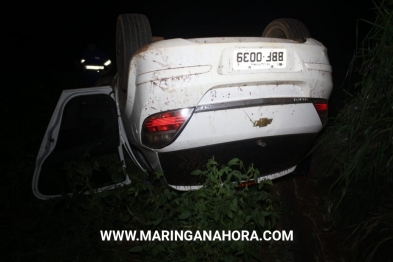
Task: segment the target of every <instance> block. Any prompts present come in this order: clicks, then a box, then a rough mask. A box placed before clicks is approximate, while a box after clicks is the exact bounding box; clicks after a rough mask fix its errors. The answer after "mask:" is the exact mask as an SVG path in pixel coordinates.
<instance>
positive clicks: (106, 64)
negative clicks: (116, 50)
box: [104, 60, 112, 66]
mask: <svg viewBox="0 0 393 262" xmlns="http://www.w3.org/2000/svg"><path fill="white" fill-rule="evenodd" d="M111 63H112V62H111V60H108V61H106V62H105V63H104V66H108V65H110V64H111Z"/></svg>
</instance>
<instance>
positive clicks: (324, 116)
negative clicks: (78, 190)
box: [313, 99, 328, 126]
mask: <svg viewBox="0 0 393 262" xmlns="http://www.w3.org/2000/svg"><path fill="white" fill-rule="evenodd" d="M313 104H314V107H315V109H316V110H317V112H318V115H319V118H320V119H321V122H322V126H325V125H326V123H327V120H328V101H327V100H326V99H313Z"/></svg>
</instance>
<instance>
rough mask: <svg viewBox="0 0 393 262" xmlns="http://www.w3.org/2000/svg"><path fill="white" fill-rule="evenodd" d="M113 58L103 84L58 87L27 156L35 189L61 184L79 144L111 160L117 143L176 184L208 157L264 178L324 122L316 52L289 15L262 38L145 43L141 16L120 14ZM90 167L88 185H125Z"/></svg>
mask: <svg viewBox="0 0 393 262" xmlns="http://www.w3.org/2000/svg"><path fill="white" fill-rule="evenodd" d="M117 67H118V75H117V77H116V78H115V80H114V81H113V84H112V86H110V87H109V86H107V87H93V88H83V89H74V90H65V91H64V92H63V93H62V96H61V98H60V100H59V103H58V105H57V108H56V110H55V112H54V114H53V116H52V119H51V122H50V124H49V126H48V130H47V133H46V135H45V137H44V140H43V142H42V145H41V148H40V151H39V154H38V157H37V164H36V170H35V174H34V179H33V192H34V194H35V195H36V196H37V197H38V198H42V199H46V198H50V197H55V196H59V195H61V194H67V193H70V192H71V189H70V184H69V181H68V179H67V178H66V177H65V176H66V175H65V174H64V168H63V166H64V163H65V162H67V161H70V160H72V159H75V158H77V157H78V156H80V155H82V154H84V153H89V155H92V156H99V155H105V154H112V155H113V154H115V155H120V159H122V160H123V159H124V157H123V147H124V148H125V149H126V150H127V151H128V153H129V155H130V156H131V158H132V159H133V160H134V162H135V163H136V165H137V166H139V167H140V168H142V169H145V170H146V171H148V172H150V173H155V172H163V173H164V177H165V181H166V183H167V184H168V186H170V187H172V188H174V189H178V190H190V189H197V188H199V187H200V186H201V184H203V180H202V178H200V177H197V176H190V175H189V173H190V172H191V171H193V170H196V169H201V168H203V166H205V165H206V161H207V159H209V158H211V157H212V156H215V159H216V160H217V161H218V162H220V163H226V162H227V161H229V160H230V159H232V158H234V157H237V158H240V159H241V160H242V161H243V162H244V164H245V165H249V164H251V163H253V164H254V166H255V167H257V168H258V169H259V170H260V173H261V177H260V178H259V180H260V179H264V178H269V179H274V178H277V177H280V176H283V175H285V174H288V173H290V172H292V171H293V170H294V169H295V167H296V164H297V163H298V162H299V160H300V159H301V158H302V157H304V155H305V154H306V153H307V151H308V150H309V149H310V147H311V145H312V143H313V141H314V139H315V138H316V136H317V134H318V132H319V131H321V129H322V128H323V126H324V125H325V123H326V121H327V113H328V99H329V96H330V93H331V91H332V76H331V73H332V69H331V66H330V64H329V60H328V56H327V50H326V48H325V47H324V46H323V45H322V44H321V43H320V42H318V41H316V40H314V39H312V38H311V37H310V35H309V32H308V30H307V28H306V27H305V26H304V25H303V24H302V23H301V22H299V21H297V20H294V19H277V20H274V21H273V22H271V23H270V24H269V25H268V26H267V27H266V29H265V30H264V32H263V34H262V37H224V38H222V37H220V38H198V39H180V38H179V39H169V40H161V41H155V42H153V41H152V36H151V31H150V25H149V22H148V20H147V18H146V17H145V16H144V15H140V14H123V15H120V16H119V18H118V23H117ZM96 173H97V175H93V176H92V178H93V177H94V176H96V177H97V178H93V180H94V179H95V180H96V181H98V182H97V183H96V187H97V188H100V190H102V189H107V188H113V187H114V186H116V185H118V184H124V183H130V180H129V179H128V177H127V176H125V177H123V178H122V179H120V180H119V179H118V180H116V179H113V177H111V176H108V174H104V173H105V172H104V171H103V170H102V169H100V170H99V171H97V172H96Z"/></svg>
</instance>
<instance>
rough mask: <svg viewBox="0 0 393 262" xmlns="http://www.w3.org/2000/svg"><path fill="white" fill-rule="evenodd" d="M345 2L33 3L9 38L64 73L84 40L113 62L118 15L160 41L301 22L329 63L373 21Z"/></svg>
mask: <svg viewBox="0 0 393 262" xmlns="http://www.w3.org/2000/svg"><path fill="white" fill-rule="evenodd" d="M350 2H353V1H349V0H343V1H341V3H342V4H341V5H338V4H337V3H336V2H333V1H318V0H309V1H305V0H300V1H293V0H291V1H289V0H286V1H262V0H260V1H250V0H244V1H238V0H237V1H233V0H226V1H213V0H211V1H203V0H200V1H185V0H183V1H170V0H168V1H158V0H145V1H139V2H136V1H117V2H116V1H112V2H106V4H100V3H99V2H98V1H97V2H96V3H95V4H90V5H89V4H87V3H83V2H82V3H79V4H78V5H76V4H74V5H71V4H70V3H69V2H59V3H63V4H60V5H58V4H56V7H54V6H39V5H37V4H36V3H33V4H31V6H24V7H22V9H23V10H20V12H19V14H20V20H18V23H20V25H18V26H15V27H13V28H12V30H11V32H10V33H11V39H12V40H13V41H12V42H14V44H13V47H14V48H16V50H17V57H18V58H21V56H22V58H23V56H26V55H27V56H29V57H30V56H31V57H34V58H36V59H37V60H34V61H35V62H37V65H39V66H40V67H41V66H50V67H53V65H54V64H56V65H57V66H59V67H61V68H62V69H63V68H64V69H67V68H68V67H70V66H72V60H73V58H74V57H77V56H78V55H79V53H80V52H81V51H82V50H83V48H84V46H85V42H86V41H89V40H95V41H96V42H97V43H98V45H99V46H100V47H101V48H103V49H105V50H106V51H107V53H109V55H110V56H114V54H115V27H116V18H117V16H118V15H119V14H120V13H143V14H145V15H147V17H148V18H149V20H150V23H151V27H152V32H153V35H160V36H164V37H165V38H176V37H181V38H191V37H206V36H207V37H212V36H259V35H261V33H262V31H263V29H264V27H265V26H266V25H267V24H268V23H269V22H270V21H272V20H273V19H276V18H282V17H289V18H296V19H299V20H301V21H303V22H304V23H305V24H306V25H307V27H308V28H309V30H310V32H311V35H312V37H314V38H315V39H317V40H319V41H321V42H322V43H324V44H325V45H326V46H327V47H328V49H329V50H330V55H331V57H332V58H331V59H333V58H334V59H338V58H339V57H340V56H342V55H348V52H349V53H352V49H353V47H354V44H355V28H356V20H357V19H358V18H361V17H363V18H364V17H365V18H372V13H373V12H372V11H371V7H372V3H371V1H364V2H361V1H357V5H356V6H354V5H353V4H349V3H350ZM333 51H334V52H335V53H336V54H337V55H335V54H333V53H332V52H333ZM26 52H27V54H26ZM113 58H114V57H113ZM335 62H336V61H332V63H333V64H334V63H335Z"/></svg>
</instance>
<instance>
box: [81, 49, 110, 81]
mask: <svg viewBox="0 0 393 262" xmlns="http://www.w3.org/2000/svg"><path fill="white" fill-rule="evenodd" d="M79 65H80V67H81V68H82V69H83V72H84V85H85V86H86V87H90V86H95V83H96V82H97V81H98V80H99V79H100V78H101V77H102V76H104V75H105V74H107V73H108V72H109V71H110V70H111V68H112V62H111V60H110V59H109V58H108V55H107V54H106V53H105V52H104V51H102V50H101V49H98V48H97V47H96V44H95V43H94V42H91V43H89V44H88V45H87V49H86V50H85V51H83V52H82V55H81V60H80V64H79Z"/></svg>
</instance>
